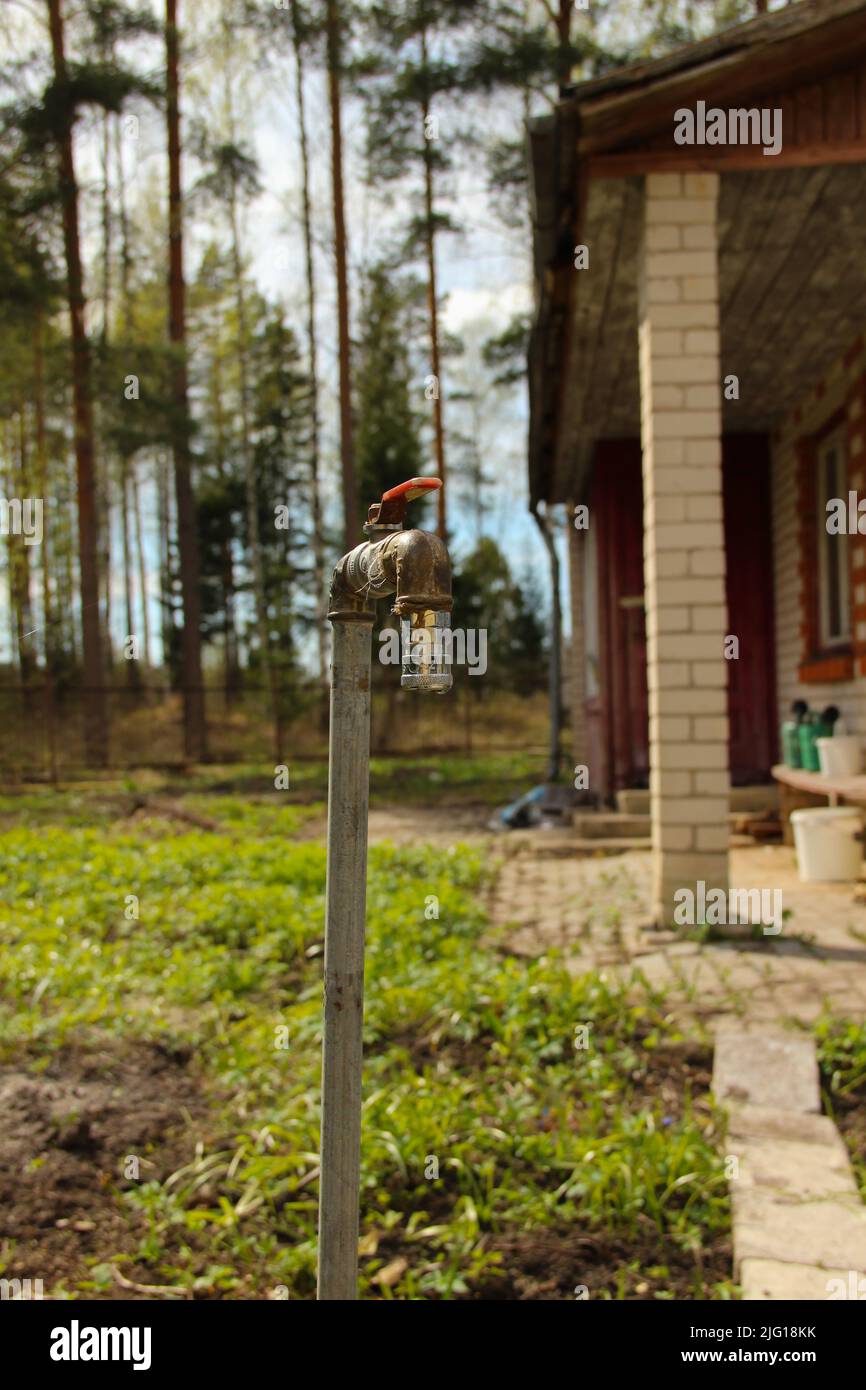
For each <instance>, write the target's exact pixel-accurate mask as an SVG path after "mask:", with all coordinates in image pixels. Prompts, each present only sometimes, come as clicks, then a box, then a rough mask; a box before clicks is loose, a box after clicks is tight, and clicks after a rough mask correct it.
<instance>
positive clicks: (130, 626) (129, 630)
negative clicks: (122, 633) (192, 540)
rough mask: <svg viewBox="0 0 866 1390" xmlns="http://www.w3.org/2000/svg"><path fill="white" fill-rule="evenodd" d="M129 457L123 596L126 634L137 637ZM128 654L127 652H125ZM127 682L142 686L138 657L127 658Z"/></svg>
mask: <svg viewBox="0 0 866 1390" xmlns="http://www.w3.org/2000/svg"><path fill="white" fill-rule="evenodd" d="M129 493H130V479H129V459H127V458H121V460H120V524H121V536H122V542H123V597H124V603H125V608H126V635H127V638H130V637H137V634H136V631H135V606H134V600H133V579H132V543H131V539H130V524H129V521H130V518H129V511H130V508H129ZM124 656H126V653H124ZM126 683H127V685H128V686H129V688H130V690H140V688H141V667H140V666H139V663H138V657H128V656H127V658H126Z"/></svg>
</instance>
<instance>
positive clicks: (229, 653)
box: [211, 341, 241, 709]
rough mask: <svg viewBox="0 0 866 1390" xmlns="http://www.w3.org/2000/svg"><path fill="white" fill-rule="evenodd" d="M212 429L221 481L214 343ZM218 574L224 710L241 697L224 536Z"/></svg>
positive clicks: (221, 428)
mask: <svg viewBox="0 0 866 1390" xmlns="http://www.w3.org/2000/svg"><path fill="white" fill-rule="evenodd" d="M211 390H212V399H213V413H214V427H215V430H216V458H215V463H216V470H217V475H218V477H219V478H220V480H221V481H222V480H223V479H224V476H225V456H226V446H225V412H224V410H223V389H222V359H221V357H220V345H219V341H217V344H216V347H215V349H214V357H213V370H212V373H211ZM220 574H221V578H222V586H223V614H224V620H223V668H224V669H223V694H224V698H225V704H226V708H227V709H228V708H229V706H230V705H232V704H233V703H234V701H235V700H236V699H237V697H238V695H239V693H240V687H241V682H240V660H239V656H238V634H237V627H236V625H235V567H234V560H233V558H232V546H231V536H230V535H227V534H225V533H224V534H223V536H222V538H221V540H220Z"/></svg>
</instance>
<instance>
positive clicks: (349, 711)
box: [317, 613, 373, 1300]
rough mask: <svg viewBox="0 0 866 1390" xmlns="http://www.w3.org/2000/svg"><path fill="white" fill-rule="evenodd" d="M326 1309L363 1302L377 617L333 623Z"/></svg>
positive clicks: (325, 1046) (321, 1283)
mask: <svg viewBox="0 0 866 1390" xmlns="http://www.w3.org/2000/svg"><path fill="white" fill-rule="evenodd" d="M331 623H332V627H333V633H334V647H333V659H332V674H331V733H330V744H329V772H328V876H327V887H326V891H325V1004H324V1033H323V1042H322V1140H321V1158H320V1172H321V1177H320V1179H319V1277H318V1294H317V1297H318V1298H320V1299H339V1300H352V1299H355V1298H357V1296H358V1295H357V1279H358V1199H359V1189H360V1162H361V1051H362V1029H363V1023H364V922H365V915H366V898H367V810H368V802H369V794H370V659H371V649H372V637H373V614H372V613H365V614H361V613H359V614H357V615H352V616H351V617H349V616H348V615H345V614H342V615H340V616H337V615H334V616H332V618H331Z"/></svg>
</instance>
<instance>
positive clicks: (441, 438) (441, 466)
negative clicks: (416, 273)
mask: <svg viewBox="0 0 866 1390" xmlns="http://www.w3.org/2000/svg"><path fill="white" fill-rule="evenodd" d="M421 64H422V67H423V70H424V76H425V85H424V96H423V100H422V113H421V114H422V118H423V131H424V142H423V146H422V153H423V159H424V242H425V248H426V253H427V315H428V320H429V324H430V365H431V367H432V369H433V378H434V395H433V434H434V438H435V444H436V472H437V475H438V476H439V477H440V478H441V479H442V482H443V484H444V483H445V482H446V476H445V424H444V420H443V418H442V365H441V362H440V358H439V305H438V296H437V293H436V222H435V216H434V199H433V149H432V145H431V141H430V140H429V139H428V138H427V129H428V126H427V122H428V120H429V117H430V97H429V93H428V90H427V85H426V75H427V32H426V30H424V29H422V30H421ZM436 505H437V526H436V529H437V531H438V532H439V535H440V536H441V537H442V539H443V540H444V539H445V537H446V533H447V528H446V503H445V488H444V486H443V487H441V488H440V489H439V491H438V492H437V494H436Z"/></svg>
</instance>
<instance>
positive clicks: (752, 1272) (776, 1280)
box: [740, 1259, 866, 1302]
mask: <svg viewBox="0 0 866 1390" xmlns="http://www.w3.org/2000/svg"><path fill="white" fill-rule="evenodd" d="M854 1276H855V1277H854V1281H852V1279H851V1271H849V1270H847V1269H821V1268H820V1267H819V1266H818V1265H803V1264H793V1263H789V1262H788V1261H784V1262H782V1261H780V1260H752V1259H749V1260H743V1266H742V1269H741V1270H740V1285H741V1287H742V1290H743V1298H744V1299H748V1300H752V1301H754V1300H767V1299H773V1300H776V1299H785V1298H790V1299H794V1300H796V1301H797V1302H806V1301H809V1302H820V1301H821V1299H829V1298H830V1297H831V1295H832V1294H834V1293H835V1294H836V1295H837V1297H838V1296H839V1294H840V1288H841V1289H844V1290H846V1297H850V1296H851V1292H853V1291H855V1290H856V1289H857V1288H858V1279H859V1277H860V1276H859V1275H858V1273H857V1271H854ZM834 1279H837V1280H841V1281H842V1284H841V1286H840V1285H838V1284H836V1285H833V1283H832V1280H834ZM863 1293H864V1294H866V1287H864V1290H863Z"/></svg>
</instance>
